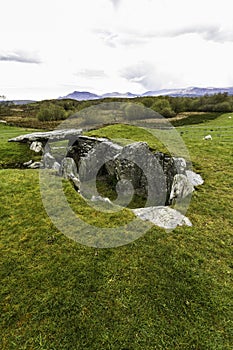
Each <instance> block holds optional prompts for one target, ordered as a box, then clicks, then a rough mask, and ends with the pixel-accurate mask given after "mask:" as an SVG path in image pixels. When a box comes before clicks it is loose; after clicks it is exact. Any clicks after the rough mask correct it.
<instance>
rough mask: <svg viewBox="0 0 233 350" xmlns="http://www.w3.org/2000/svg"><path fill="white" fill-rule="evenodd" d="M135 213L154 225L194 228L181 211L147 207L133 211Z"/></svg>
mask: <svg viewBox="0 0 233 350" xmlns="http://www.w3.org/2000/svg"><path fill="white" fill-rule="evenodd" d="M132 211H133V213H134V214H135V215H136V216H138V217H139V218H140V219H142V220H144V221H150V222H152V223H153V224H154V225H156V226H159V227H162V228H165V229H174V228H176V227H177V226H192V223H191V221H190V220H189V219H188V218H187V217H186V216H184V215H183V214H181V213H180V212H179V211H177V210H175V209H172V208H170V207H164V206H158V207H146V208H138V209H132Z"/></svg>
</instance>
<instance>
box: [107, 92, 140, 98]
mask: <svg viewBox="0 0 233 350" xmlns="http://www.w3.org/2000/svg"><path fill="white" fill-rule="evenodd" d="M137 96H140V95H136V94H132V93H131V92H126V93H125V94H124V93H123V94H122V93H120V92H107V93H106V94H103V95H101V98H107V97H119V98H134V97H137Z"/></svg>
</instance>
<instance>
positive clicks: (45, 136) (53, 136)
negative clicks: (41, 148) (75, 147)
mask: <svg viewBox="0 0 233 350" xmlns="http://www.w3.org/2000/svg"><path fill="white" fill-rule="evenodd" d="M81 134H82V130H81V129H65V130H53V131H47V132H33V133H32V134H26V135H20V136H17V137H14V138H12V139H9V140H8V141H9V142H33V141H40V142H47V141H48V140H54V141H57V140H64V139H70V138H73V137H77V136H79V135H81Z"/></svg>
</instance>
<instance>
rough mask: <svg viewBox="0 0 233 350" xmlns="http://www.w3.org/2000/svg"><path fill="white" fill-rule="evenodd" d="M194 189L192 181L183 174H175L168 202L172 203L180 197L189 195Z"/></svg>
mask: <svg viewBox="0 0 233 350" xmlns="http://www.w3.org/2000/svg"><path fill="white" fill-rule="evenodd" d="M193 191H194V187H193V185H192V183H191V182H190V181H189V180H188V178H187V176H185V175H184V174H176V175H175V176H174V179H173V183H172V188H171V192H170V202H171V203H173V202H174V201H175V200H177V199H182V198H185V197H187V196H188V195H190V194H191V193H192V192H193Z"/></svg>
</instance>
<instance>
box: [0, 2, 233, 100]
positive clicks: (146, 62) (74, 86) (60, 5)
mask: <svg viewBox="0 0 233 350" xmlns="http://www.w3.org/2000/svg"><path fill="white" fill-rule="evenodd" d="M232 10H233V5H232V0H221V1H213V0H212V1H211V0H195V1H187V0H176V1H174V0H143V1H142V0H82V1H81V0H63V1H61V0H40V1H39V0H6V1H2V2H1V7H0V11H1V20H0V32H1V45H0V95H2V94H4V95H6V97H7V98H8V99H44V98H57V97H58V96H63V95H66V94H68V93H70V92H72V91H74V90H79V91H90V92H94V93H98V94H100V93H104V92H112V91H119V92H126V91H131V92H134V93H142V92H145V91H147V90H157V89H162V88H179V87H187V86H201V87H207V86H216V87H227V86H233V68H232V67H233V19H232V18H233V17H232V16H233V15H232V13H233V11H232Z"/></svg>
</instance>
